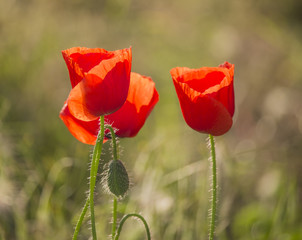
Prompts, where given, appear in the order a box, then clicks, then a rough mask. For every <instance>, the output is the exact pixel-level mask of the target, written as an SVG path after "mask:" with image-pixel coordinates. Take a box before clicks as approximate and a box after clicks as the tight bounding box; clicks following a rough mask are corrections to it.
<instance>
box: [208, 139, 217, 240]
mask: <svg viewBox="0 0 302 240" xmlns="http://www.w3.org/2000/svg"><path fill="white" fill-rule="evenodd" d="M209 137H210V144H211V160H212V206H211V212H210V229H209V240H213V239H214V232H215V222H216V210H217V206H216V203H217V173H216V171H217V170H216V153H215V142H214V137H213V136H212V135H210V136H209Z"/></svg>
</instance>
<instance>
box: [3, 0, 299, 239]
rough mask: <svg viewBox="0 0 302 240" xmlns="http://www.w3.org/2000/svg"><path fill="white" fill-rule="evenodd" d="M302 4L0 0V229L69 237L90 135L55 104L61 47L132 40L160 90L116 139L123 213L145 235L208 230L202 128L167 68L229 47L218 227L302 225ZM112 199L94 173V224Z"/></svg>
mask: <svg viewBox="0 0 302 240" xmlns="http://www.w3.org/2000/svg"><path fill="white" fill-rule="evenodd" d="M301 10H302V4H301V3H300V2H299V1H295V0H289V1H281V0H276V1H271V0H262V1H252V0H247V1H236V0H230V1H218V0H204V1H195V0H187V1H181V0H173V1H172V0H168V1H160V0H154V1H144V0H142V1H138V0H124V1H122V0H111V1H108V0H100V1H96V0H94V1H83V0H74V1H68V0H61V1H46V0H39V1H38V0H24V1H21V0H8V1H1V2H0V36H1V41H0V79H1V80H0V239H1V240H2V239H7V240H11V239H25V240H26V239H70V238H71V235H72V233H73V227H74V224H75V222H76V220H77V216H78V214H79V213H80V211H81V207H82V206H83V204H84V201H85V191H86V190H87V183H88V180H87V177H88V170H87V169H88V166H89V154H90V153H91V148H90V147H89V146H85V145H83V144H81V143H79V142H77V140H75V139H74V138H73V137H72V136H71V134H70V133H69V132H68V130H67V129H66V128H65V126H64V124H63V123H62V122H61V121H60V119H59V118H58V114H59V111H60V109H61V107H62V105H63V103H64V101H65V99H66V97H67V96H68V93H69V90H70V83H69V80H68V72H67V68H66V66H65V63H64V61H63V58H62V56H61V53H60V51H61V50H63V49H66V48H70V47H73V46H86V47H101V48H105V49H108V50H115V49H120V48H126V47H129V46H132V50H133V65H132V66H133V67H132V69H133V71H136V72H139V73H141V74H144V75H148V76H151V77H152V78H153V80H154V81H155V83H156V86H157V89H158V91H159V94H160V102H159V103H158V105H157V106H156V107H155V109H154V111H153V112H152V114H151V116H150V117H149V119H148V120H147V122H146V124H145V127H144V128H143V129H142V130H141V132H140V133H139V134H138V136H137V137H136V138H133V139H122V140H121V145H122V147H123V149H124V150H123V157H122V160H123V161H124V162H125V164H126V166H127V168H128V170H129V172H130V174H131V176H132V183H133V186H132V189H131V191H130V193H129V195H128V197H127V198H126V199H125V200H123V201H122V202H120V203H119V212H120V217H121V216H122V213H123V212H126V213H130V212H140V213H142V215H143V216H145V217H146V219H147V221H148V222H149V223H150V227H151V232H152V235H153V239H182V240H186V239H190V240H191V239H206V237H207V224H208V223H207V211H208V210H207V209H208V190H209V189H208V176H209V171H208V161H207V159H208V156H209V153H208V150H207V148H206V136H204V135H200V134H198V133H196V132H194V131H193V130H191V129H190V128H189V127H188V126H186V124H185V122H184V120H183V118H182V116H181V111H180V108H179V105H178V100H177V97H176V94H175V92H174V87H173V84H172V80H171V77H170V75H169V70H170V69H171V68H172V67H175V66H187V67H191V68H198V67H201V66H216V65H218V64H220V63H222V62H224V61H226V60H227V61H229V62H231V63H234V64H235V66H236V67H235V91H236V92H235V93H236V114H235V117H234V126H233V128H232V129H231V131H230V132H229V133H227V134H226V135H225V136H222V137H218V138H217V139H216V143H217V155H218V156H217V157H218V170H219V185H220V201H219V214H220V215H219V221H218V226H217V235H218V237H219V239H222V240H224V239H225V240H232V239H241V240H244V239H257V240H258V239H273V240H276V239H277V240H278V239H280V240H281V239H282V240H287V239H288V240H300V239H302V230H301V229H302V209H301V204H300V203H301V200H302V178H301V171H302V161H301V160H302V159H301V156H302V147H301V144H302V105H301V102H302V94H301V90H302V77H301V76H302V61H301V56H302V41H301V40H302V28H301V23H302V17H301ZM109 149H110V147H109V146H106V147H105V153H106V155H104V162H106V161H108V160H109V158H110V153H109V152H110V151H109ZM110 212H111V198H110V196H107V195H105V194H104V193H103V192H102V191H101V186H100V185H99V186H98V195H97V206H96V214H97V229H98V232H99V236H102V238H105V236H107V235H108V234H109V233H110V224H109V222H110V218H111V215H110ZM80 235H81V236H80V239H88V238H89V236H90V230H89V223H88V222H87V221H86V222H85V224H84V225H83V227H82V229H81V234H80ZM143 238H144V231H143V227H142V226H141V225H140V223H139V222H137V221H129V223H127V224H126V225H125V228H124V230H123V232H122V236H121V239H143Z"/></svg>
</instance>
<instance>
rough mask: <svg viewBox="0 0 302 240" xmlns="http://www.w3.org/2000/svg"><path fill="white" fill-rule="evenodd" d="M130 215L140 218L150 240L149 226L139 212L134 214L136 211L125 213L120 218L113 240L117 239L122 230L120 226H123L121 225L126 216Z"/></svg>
mask: <svg viewBox="0 0 302 240" xmlns="http://www.w3.org/2000/svg"><path fill="white" fill-rule="evenodd" d="M130 217H135V218H138V219H140V220H141V221H142V222H143V224H144V226H145V229H146V234H147V239H148V240H151V234H150V229H149V226H148V224H147V221H146V220H145V219H144V218H143V217H142V216H141V215H140V214H136V213H131V214H127V215H125V216H124V217H123V218H122V220H121V222H120V225H119V226H118V229H117V232H116V235H115V238H114V240H118V239H119V237H120V234H121V231H122V228H123V225H124V223H125V222H126V220H127V219H128V218H130Z"/></svg>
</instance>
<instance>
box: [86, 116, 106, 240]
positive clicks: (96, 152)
mask: <svg viewBox="0 0 302 240" xmlns="http://www.w3.org/2000/svg"><path fill="white" fill-rule="evenodd" d="M100 125H101V129H100V131H99V133H98V136H97V140H96V143H95V145H94V149H93V154H92V162H91V168H90V188H89V206H90V220H91V231H92V237H93V240H96V239H97V236H96V229H95V217H94V189H95V183H96V176H97V173H98V167H99V162H100V158H101V153H102V147H103V140H104V134H105V130H104V116H101V117H100Z"/></svg>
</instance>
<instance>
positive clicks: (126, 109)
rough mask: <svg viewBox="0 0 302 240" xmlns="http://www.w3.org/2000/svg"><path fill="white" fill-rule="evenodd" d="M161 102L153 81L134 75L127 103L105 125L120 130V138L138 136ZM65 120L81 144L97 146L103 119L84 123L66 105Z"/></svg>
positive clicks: (63, 114)
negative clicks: (157, 104) (100, 123)
mask: <svg viewBox="0 0 302 240" xmlns="http://www.w3.org/2000/svg"><path fill="white" fill-rule="evenodd" d="M158 100H159V95H158V93H157V91H156V89H155V84H154V82H153V81H152V79H151V78H149V77H145V76H142V75H139V74H138V73H131V80H130V87H129V92H128V97H127V100H126V101H125V103H124V105H123V106H122V107H121V108H120V109H119V110H117V111H116V112H114V113H112V114H110V115H107V116H105V122H106V123H110V124H112V127H113V128H115V129H117V131H116V135H117V136H118V137H134V136H136V134H137V133H138V132H139V130H140V129H141V128H142V126H143V125H144V123H145V121H146V119H147V117H148V116H149V114H150V113H151V111H152V109H153V108H154V106H155V105H156V103H157V102H158ZM60 118H61V119H62V120H63V122H64V123H65V125H66V126H67V128H68V129H69V131H70V132H71V134H72V135H73V136H74V137H75V138H77V139H78V140H79V141H81V142H83V143H86V144H91V145H94V144H95V141H96V138H97V134H98V131H99V128H100V127H99V120H98V119H95V120H92V121H82V120H79V119H77V118H76V117H75V116H73V115H72V114H71V112H70V111H69V108H68V105H67V104H65V105H64V106H63V108H62V110H61V113H60Z"/></svg>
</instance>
